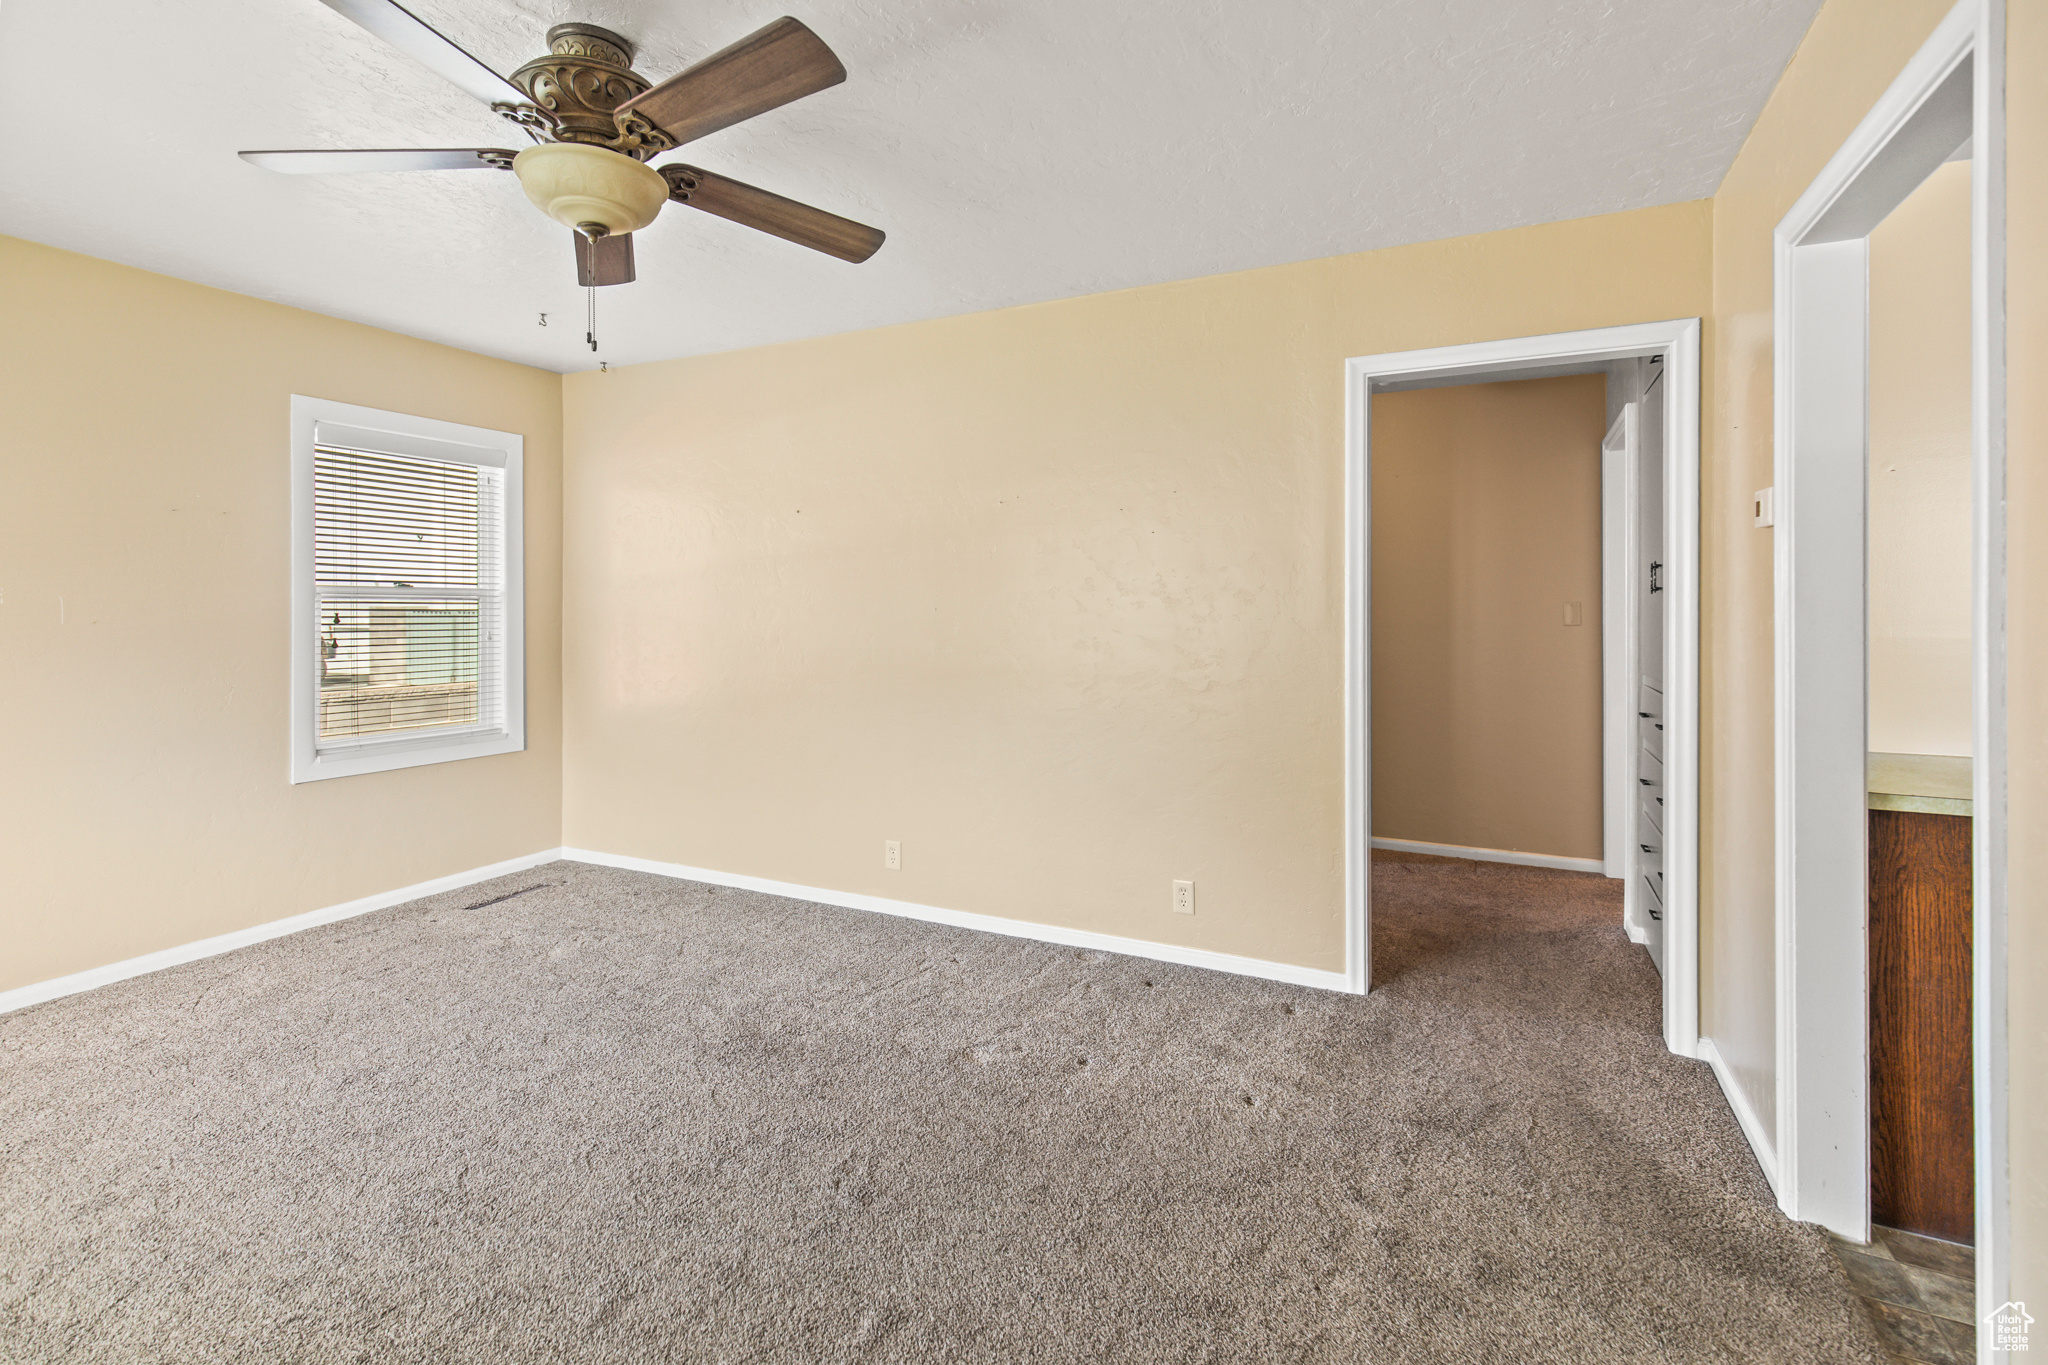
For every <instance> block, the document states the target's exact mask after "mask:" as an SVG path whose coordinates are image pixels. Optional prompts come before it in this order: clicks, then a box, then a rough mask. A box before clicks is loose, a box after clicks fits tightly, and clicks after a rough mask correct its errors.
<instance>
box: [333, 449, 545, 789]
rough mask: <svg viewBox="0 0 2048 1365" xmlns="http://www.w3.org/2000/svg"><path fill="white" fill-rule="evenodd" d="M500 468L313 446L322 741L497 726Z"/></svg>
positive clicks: (347, 744) (501, 672)
mask: <svg viewBox="0 0 2048 1365" xmlns="http://www.w3.org/2000/svg"><path fill="white" fill-rule="evenodd" d="M504 504H505V499H504V473H503V471H502V470H498V469H492V468H487V467H482V466H478V465H472V464H457V463H453V462H450V461H445V460H432V459H423V458H420V457H417V456H411V455H396V454H390V453H386V452H379V451H366V450H342V449H337V448H334V447H331V446H315V447H314V458H313V577H314V582H315V585H316V586H315V591H316V594H317V618H318V619H317V625H318V630H319V636H320V638H319V651H318V657H319V661H320V697H319V748H320V751H321V752H322V753H327V752H331V751H333V750H335V749H341V748H356V747H360V746H361V745H363V744H365V743H374V742H389V741H390V740H392V739H396V738H405V739H413V738H420V737H426V736H440V735H444V734H447V733H449V732H451V731H485V732H497V733H502V732H503V731H504V728H505V725H504V722H505V685H504V684H505V659H504V649H503V642H504V636H505V631H504V616H505V591H504V588H505V557H504Z"/></svg>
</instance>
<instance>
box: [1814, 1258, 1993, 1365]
mask: <svg viewBox="0 0 2048 1365" xmlns="http://www.w3.org/2000/svg"><path fill="white" fill-rule="evenodd" d="M1833 1240H1834V1246H1835V1255H1836V1256H1837V1257H1838V1258H1839V1259H1840V1260H1841V1262H1842V1268H1843V1269H1845V1270H1847V1271H1848V1272H1849V1283H1850V1284H1852V1285H1854V1286H1855V1288H1856V1292H1857V1294H1858V1295H1860V1296H1861V1297H1862V1299H1863V1306H1864V1308H1866V1309H1867V1310H1869V1313H1870V1320H1871V1322H1872V1323H1873V1324H1874V1325H1875V1326H1876V1327H1877V1336H1878V1340H1880V1341H1882V1342H1883V1343H1884V1348H1885V1350H1887V1351H1889V1352H1890V1353H1891V1358H1892V1360H1893V1361H1894V1362H1896V1363H1897V1365H1971V1363H1972V1362H1974V1361H1975V1360H1976V1358H1977V1346H1976V1342H1977V1335H1976V1303H1977V1289H1976V1285H1977V1253H1976V1252H1975V1251H1974V1250H1973V1249H1971V1248H1970V1247H1966V1246H1960V1245H1958V1244H1957V1243H1955V1242H1942V1241H1937V1240H1936V1239H1935V1238H1932V1237H1921V1236H1919V1235H1917V1234H1915V1233H1911V1232H1900V1231H1899V1230H1898V1229H1896V1228H1878V1229H1876V1236H1875V1238H1873V1240H1872V1241H1871V1243H1870V1245H1869V1246H1858V1245H1857V1244H1856V1243H1854V1242H1845V1241H1842V1240H1841V1239H1840V1238H1835V1239H1833Z"/></svg>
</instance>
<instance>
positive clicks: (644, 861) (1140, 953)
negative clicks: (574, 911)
mask: <svg viewBox="0 0 2048 1365" xmlns="http://www.w3.org/2000/svg"><path fill="white" fill-rule="evenodd" d="M559 856H560V857H562V858H564V859H566V860H568V861H570V862H577V863H595V864H597V865H598V866H600V867H617V868H623V869H625V870H627V871H629V872H651V873H653V874H654V875H655V876H657V877H674V878H676V879H677V880H679V881H686V882H705V883H708V884H709V885H712V886H730V887H735V888H737V889H739V890H742V891H762V892H766V893H767V894H768V895H771V896H787V897H789V898H790V899H791V900H800V901H812V902H814V903H816V904H819V905H836V906H839V907H841V908H842V909H846V910H868V911H872V912H874V913H875V914H878V915H895V916H898V917H899V918H902V919H914V920H923V921H924V922H926V923H927V924H947V925H951V926H953V927H954V928H956V929H978V930H980V931H981V932H982V933H985V934H1002V935H1004V936H1005V937H1008V938H1027V939H1032V940H1035V941H1036V942H1039V943H1057V944H1060V945H1061V946H1063V947H1067V948H1092V949H1095V950H1096V951H1098V952H1104V953H1118V954H1121V955H1122V956H1124V957H1141V958H1145V959H1147V960H1148V961H1152V962H1172V963H1176V964H1178V965H1180V966H1183V967H1204V968H1207V969H1208V970H1210V971H1212V972H1230V973H1232V974H1233V975H1236V976H1256V977H1259V978H1262V979H1263V980H1267V981H1283V982H1286V983H1287V984H1288V985H1290V986H1309V987H1313V988H1314V989H1316V990H1324V991H1347V992H1348V991H1350V990H1351V983H1350V981H1349V980H1348V978H1347V977H1346V976H1345V974H1344V973H1343V972H1331V971H1323V970H1321V969H1318V968H1315V967H1298V966H1295V965H1294V964H1293V963H1290V962H1269V961H1267V960H1266V959H1264V958H1257V957H1238V956H1236V955H1235V954H1233V953H1217V952H1211V951H1209V950H1208V949H1207V948H1187V947H1182V946H1181V945H1179V944H1174V943H1154V942H1152V941H1150V940H1148V939H1139V938H1120V937H1118V936H1117V935H1115V934H1098V933H1094V932H1092V931H1090V930H1087V929H1068V928H1064V927H1062V926H1060V925H1057V924H1039V923H1036V922H1033V921H1030V920H1020V919H1004V918H1002V917H1000V916H997V915H978V914H975V913H974V912H972V911H969V910H947V909H944V908H942V907H940V906H936V905H919V904H917V903H916V902H914V901H899V900H891V899H889V898H888V897H886V896H868V895H863V894H861V893H860V892H857V891H833V890H830V889H829V888H826V887H822V886H801V885H799V884H797V883H795V882H779V881H775V880H773V879H771V878H768V877H749V876H745V875H743V874H741V873H737V872H720V871H717V870H716V869H714V868H708V867H689V866H686V865H684V864H682V863H664V862H657V861H656V860H654V859H652V858H633V857H628V856H627V855H625V854H621V853H599V852H597V851H595V850H593V849H587V848H564V849H562V850H560V852H559Z"/></svg>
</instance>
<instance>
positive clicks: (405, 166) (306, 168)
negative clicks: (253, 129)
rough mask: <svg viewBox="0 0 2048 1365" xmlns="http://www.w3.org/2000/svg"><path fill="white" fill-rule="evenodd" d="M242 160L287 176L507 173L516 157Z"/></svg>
mask: <svg viewBox="0 0 2048 1365" xmlns="http://www.w3.org/2000/svg"><path fill="white" fill-rule="evenodd" d="M240 155H241V158H242V160H244V161H246V162H248V163H249V164H250V165H252V166H261V167H262V168H263V169H264V170H266V171H283V172H284V173H285V174H287V175H328V174H332V173H334V172H338V171H339V172H348V171H509V170H511V169H512V158H513V157H515V156H517V155H518V153H517V152H514V151H510V150H508V149H506V148H504V147H403V148H390V149H386V150H373V149H370V148H361V149H353V150H349V151H328V150H325V149H322V150H319V151H305V152H242V153H240Z"/></svg>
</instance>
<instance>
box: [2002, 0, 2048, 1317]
mask: <svg viewBox="0 0 2048 1365" xmlns="http://www.w3.org/2000/svg"><path fill="white" fill-rule="evenodd" d="M2006 14H2007V16H2008V22H2009V24H2010V27H2009V28H2008V30H2007V44H2008V46H2007V49H2006V71H2007V73H2008V74H2007V80H2008V83H2009V84H2008V90H2009V93H2008V96H2007V104H2006V128H2007V133H2008V136H2009V138H2010V142H2009V143H2008V146H2007V154H2006V174H2007V176H2008V177H2009V179H2008V190H2007V193H2008V195H2009V198H2008V201H2007V213H2006V225H2007V226H2006V232H2007V237H2006V250H2007V252H2008V259H2009V262H2010V264H2009V266H2008V270H2009V274H2008V276H2007V282H2006V291H2005V301H2006V309H2007V317H2008V318H2009V323H2008V326H2009V328H2010V334H2009V339H2008V351H2007V358H2008V365H2009V370H2008V386H2009V392H2010V395H2011V399H2010V402H2011V407H2010V414H2009V423H2008V427H2007V432H2008V436H2007V441H2008V445H2007V451H2008V454H2007V459H2008V461H2009V466H2008V470H2007V478H2006V497H2007V504H2006V506H2007V516H2008V518H2009V521H2008V528H2009V529H2008V533H2007V534H2008V537H2009V540H2008V546H2007V566H2008V567H2007V572H2008V575H2009V577H2008V585H2009V586H2008V591H2009V593H2010V598H2009V600H2008V601H2007V603H2006V622H2007V632H2008V634H2007V640H2008V644H2009V648H2010V650H2011V659H2010V670H2011V671H2010V674H2009V684H2008V685H2009V692H2008V697H2009V701H2008V707H2009V710H2008V713H2007V715H2008V724H2009V725H2010V727H2011V728H2010V739H2009V744H2008V749H2007V752H2008V754H2009V757H2010V762H2011V773H2010V779H2009V780H2010V793H2009V799H2008V805H2007V816H2008V819H2009V821H2010V828H2011V854H2010V861H2009V864H2008V866H2009V868H2010V875H2011V884H2010V885H2011V904H2010V909H2009V915H2010V925H2011V927H2010V931H2009V932H2010V938H2009V941H2008V961H2007V973H2008V978H2007V979H2008V981H2009V983H2010V984H2009V987H2008V990H2009V992H2010V995H2009V999H2008V1012H2009V1014H2008V1017H2009V1018H2010V1020H2011V1035H2010V1037H2011V1047H2012V1067H2011V1076H2012V1081H2011V1086H2012V1089H2011V1105H2012V1110H2011V1129H2010V1132H2011V1141H2012V1164H2011V1170H2012V1247H2013V1274H2012V1297H2014V1298H2016V1299H2021V1300H2024V1301H2025V1302H2028V1303H2031V1304H2033V1305H2034V1310H2033V1311H2034V1315H2035V1316H2036V1317H2037V1318H2041V1319H2042V1321H2043V1322H2048V1314H2044V1313H2042V1312H2041V1308H2040V1305H2042V1304H2044V1303H2048V914H2044V913H2043V900H2044V897H2048V838H2043V837H2042V831H2044V830H2048V6H2044V5H2041V4H2038V3H2024V2H2023V3H2015V4H2012V5H2009V6H2008V7H2007V10H2006ZM2035 1331H2036V1333H2037V1335H2036V1337H2035V1349H2036V1350H2039V1349H2040V1342H2041V1336H2040V1335H2039V1334H2040V1332H2041V1328H2039V1327H2037V1328H2036V1329H2035Z"/></svg>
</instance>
